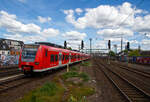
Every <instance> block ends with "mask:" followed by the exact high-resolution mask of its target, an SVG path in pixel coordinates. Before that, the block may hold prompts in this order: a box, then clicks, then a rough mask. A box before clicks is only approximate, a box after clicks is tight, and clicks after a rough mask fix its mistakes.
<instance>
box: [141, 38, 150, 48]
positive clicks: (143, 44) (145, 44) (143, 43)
mask: <svg viewBox="0 0 150 102" xmlns="http://www.w3.org/2000/svg"><path fill="white" fill-rule="evenodd" d="M140 43H141V48H142V49H144V50H150V47H149V45H150V40H148V39H143V40H142V41H141V42H140Z"/></svg>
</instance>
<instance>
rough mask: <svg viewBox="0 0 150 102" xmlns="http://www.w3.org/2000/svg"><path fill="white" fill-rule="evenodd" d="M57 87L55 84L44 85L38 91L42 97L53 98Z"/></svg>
mask: <svg viewBox="0 0 150 102" xmlns="http://www.w3.org/2000/svg"><path fill="white" fill-rule="evenodd" d="M57 89H58V88H57V87H56V84H55V83H46V84H45V85H44V86H43V87H42V88H41V89H40V90H39V91H40V92H39V93H41V94H44V95H49V96H53V95H55V94H56V92H57Z"/></svg>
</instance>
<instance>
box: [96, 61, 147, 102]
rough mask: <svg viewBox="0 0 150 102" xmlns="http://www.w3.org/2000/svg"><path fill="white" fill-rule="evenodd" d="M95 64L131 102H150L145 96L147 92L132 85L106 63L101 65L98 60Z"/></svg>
mask: <svg viewBox="0 0 150 102" xmlns="http://www.w3.org/2000/svg"><path fill="white" fill-rule="evenodd" d="M95 62H96V64H97V66H98V67H99V69H100V70H102V72H103V73H104V74H105V76H106V77H107V78H108V79H109V80H110V81H111V82H112V83H113V84H114V85H115V86H116V88H117V89H118V90H119V91H120V92H121V93H122V95H123V96H124V97H125V98H126V99H127V100H128V101H129V102H150V96H149V95H147V94H145V92H143V91H142V90H141V89H139V88H137V87H136V86H135V85H134V84H131V82H129V81H128V80H127V79H126V78H125V77H122V76H121V75H120V74H118V73H117V72H114V71H113V70H111V69H110V68H109V66H107V64H106V63H100V61H99V60H97V59H96V61H95Z"/></svg>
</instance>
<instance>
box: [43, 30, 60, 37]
mask: <svg viewBox="0 0 150 102" xmlns="http://www.w3.org/2000/svg"><path fill="white" fill-rule="evenodd" d="M41 34H42V35H43V36H45V37H54V36H57V35H58V34H59V30H57V29H53V28H48V29H44V30H43V32H42V33H41Z"/></svg>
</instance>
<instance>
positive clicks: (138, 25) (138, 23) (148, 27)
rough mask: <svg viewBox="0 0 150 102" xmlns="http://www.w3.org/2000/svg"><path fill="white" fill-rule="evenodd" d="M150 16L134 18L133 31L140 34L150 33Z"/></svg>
mask: <svg viewBox="0 0 150 102" xmlns="http://www.w3.org/2000/svg"><path fill="white" fill-rule="evenodd" d="M149 21H150V15H146V16H144V17H136V18H135V23H134V26H133V30H134V31H136V32H140V33H142V34H143V33H150V22H149Z"/></svg>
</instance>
